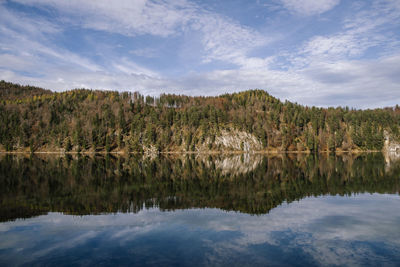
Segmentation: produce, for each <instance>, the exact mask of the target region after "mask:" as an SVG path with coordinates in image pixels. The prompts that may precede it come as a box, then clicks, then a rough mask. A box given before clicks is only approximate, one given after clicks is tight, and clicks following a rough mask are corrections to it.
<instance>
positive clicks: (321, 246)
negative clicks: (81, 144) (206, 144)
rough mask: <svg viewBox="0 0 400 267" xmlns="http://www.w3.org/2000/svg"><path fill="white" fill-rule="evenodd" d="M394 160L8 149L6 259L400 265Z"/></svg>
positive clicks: (0, 198) (398, 168)
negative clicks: (18, 152) (24, 153)
mask: <svg viewBox="0 0 400 267" xmlns="http://www.w3.org/2000/svg"><path fill="white" fill-rule="evenodd" d="M386 159H387V158H385V157H384V156H383V155H382V154H364V155H361V156H352V155H343V156H329V155H318V156H317V155H301V154H298V155H296V154H292V155H288V156H285V155H275V156H262V155H234V156H230V157H228V158H226V157H222V156H200V155H197V156H194V155H190V156H178V157H175V158H171V157H158V158H155V159H145V160H143V159H142V158H137V157H135V156H131V157H112V156H107V157H102V156H90V157H89V156H76V157H71V156H56V157H55V156H51V157H37V156H32V157H29V156H28V157H21V156H10V155H7V156H3V157H0V220H1V221H2V222H1V223H0V266H8V265H29V266H31V265H56V266H60V265H61V266H62V265H64V266H70V265H130V266H131V265H155V266H160V265H162V266H169V265H171V266H177V265H182V266H196V265H201V266H204V265H213V266H216V265H217V266H219V265H224V266H225V265H232V266H246V265H247V266H265V265H275V266H276V265H278V266H280V265H286V266H287V265H297V266H320V265H341V266H342V265H348V266H357V265H359V266H368V265H369V266H377V265H388V266H398V265H400V241H399V240H400V231H399V225H400V216H399V214H400V205H399V204H400V202H399V200H400V199H399V196H398V193H399V190H400V183H399V182H400V176H399V174H400V163H399V162H396V161H393V162H391V163H390V168H388V167H387V164H386ZM369 193H373V194H369ZM295 200H300V201H295ZM237 211H240V212H237ZM71 214H73V215H74V216H71ZM254 214H257V216H254ZM75 215H79V216H75ZM18 218H24V219H18Z"/></svg>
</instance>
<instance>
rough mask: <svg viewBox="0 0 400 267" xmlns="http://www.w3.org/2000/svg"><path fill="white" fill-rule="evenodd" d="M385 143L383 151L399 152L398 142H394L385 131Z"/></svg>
mask: <svg viewBox="0 0 400 267" xmlns="http://www.w3.org/2000/svg"><path fill="white" fill-rule="evenodd" d="M384 135H385V144H384V147H383V149H384V150H385V152H390V153H400V143H399V142H396V141H395V140H393V138H391V136H390V135H389V134H388V133H387V132H386V131H385V133H384Z"/></svg>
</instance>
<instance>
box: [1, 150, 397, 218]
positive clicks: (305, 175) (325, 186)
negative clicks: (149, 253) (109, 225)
mask: <svg viewBox="0 0 400 267" xmlns="http://www.w3.org/2000/svg"><path fill="white" fill-rule="evenodd" d="M235 157H239V158H240V157H243V155H242V156H240V155H239V156H234V157H229V158H226V157H221V156H212V157H211V156H205V158H201V157H195V156H194V155H190V156H188V155H183V156H182V157H180V158H175V159H174V158H170V157H156V158H155V159H154V160H152V159H149V158H143V157H141V156H137V155H131V156H130V157H113V156H111V155H107V156H105V157H102V156H94V155H93V156H92V157H89V156H84V155H78V156H75V157H72V156H71V155H68V154H67V155H66V156H56V157H54V156H45V155H42V156H41V157H37V156H35V155H32V156H31V157H21V156H15V155H3V156H2V157H0V177H2V179H0V221H6V220H10V219H15V218H21V217H31V216H35V215H39V214H42V213H46V212H50V211H53V212H64V213H67V214H98V213H104V212H137V211H139V210H141V209H143V208H144V207H147V208H149V207H159V208H160V209H161V210H173V209H186V208H193V207H198V208H205V207H208V208H220V209H224V210H234V211H241V212H245V213H250V214H263V213H267V212H269V211H270V210H271V209H273V208H274V207H276V206H278V205H280V204H282V203H283V202H285V201H287V202H292V201H296V200H299V199H302V198H304V197H307V196H320V195H351V194H353V193H366V192H369V193H391V194H398V193H399V192H400V178H399V175H398V174H399V172H400V162H393V163H392V164H391V167H390V169H389V168H387V166H386V165H385V159H384V157H383V156H382V154H381V153H365V154H362V155H360V156H351V155H349V154H347V155H344V156H333V155H327V154H322V155H315V154H303V155H300V154H298V155H294V154H291V156H269V157H264V156H261V155H253V157H251V158H249V159H248V161H249V162H251V163H254V162H257V163H258V164H257V165H256V166H255V167H254V168H251V169H248V170H247V171H246V172H242V173H234V171H235V170H237V169H238V168H239V167H241V166H238V165H241V164H240V163H239V164H238V163H237V162H236V161H234V160H232V159H233V158H235ZM229 159H231V160H232V162H233V163H234V164H233V172H230V171H228V172H225V171H224V169H223V167H221V166H223V164H222V165H221V164H220V165H219V164H218V162H229ZM239 161H240V160H239ZM242 165H243V166H249V165H253V164H247V163H246V162H245V163H243V164H242Z"/></svg>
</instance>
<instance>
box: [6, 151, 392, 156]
mask: <svg viewBox="0 0 400 267" xmlns="http://www.w3.org/2000/svg"><path fill="white" fill-rule="evenodd" d="M385 152H386V151H383V150H346V151H318V152H311V151H277V150H273V151H267V150H257V151H161V152H157V153H143V152H127V151H111V152H106V151H81V152H76V151H68V152H65V151H34V152H30V151H0V154H58V155H60V154H65V155H76V154H82V155H94V154H104V155H107V154H112V155H130V154H132V155H134V154H138V155H160V154H161V155H162V154H164V155H174V154H195V155H199V154H205V155H221V154H228V155H240V154H331V153H332V154H342V153H343V154H362V153H385Z"/></svg>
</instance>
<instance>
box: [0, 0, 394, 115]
mask: <svg viewBox="0 0 400 267" xmlns="http://www.w3.org/2000/svg"><path fill="white" fill-rule="evenodd" d="M0 79H2V80H6V81H10V82H17V83H20V84H30V85H35V86H40V87H44V88H47V89H51V90H55V91H63V90H69V89H73V88H92V89H107V90H118V91H139V92H141V93H142V94H145V95H148V94H149V95H159V94H161V93H175V94H187V95H220V94H224V93H232V92H238V91H243V90H248V89H263V90H266V91H267V92H269V93H270V94H271V95H273V96H275V97H278V98H280V99H281V100H289V101H293V102H297V103H300V104H304V105H316V106H322V107H327V106H350V107H355V108H376V107H386V106H394V105H396V104H400V1H399V0H376V1H367V0H365V1H351V0H221V1H214V0H205V1H200V0H171V1H169V0H161V1H154V0H130V1H128V0H113V1H106V0H97V1H82V0H69V1H53V0H13V1H7V0H0Z"/></svg>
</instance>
